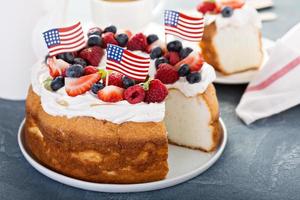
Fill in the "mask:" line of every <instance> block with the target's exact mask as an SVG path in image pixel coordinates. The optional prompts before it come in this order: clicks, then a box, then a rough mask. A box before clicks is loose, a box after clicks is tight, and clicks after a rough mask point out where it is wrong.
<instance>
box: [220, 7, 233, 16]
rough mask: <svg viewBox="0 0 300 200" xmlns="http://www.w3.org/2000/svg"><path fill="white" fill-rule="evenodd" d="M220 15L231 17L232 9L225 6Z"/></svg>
mask: <svg viewBox="0 0 300 200" xmlns="http://www.w3.org/2000/svg"><path fill="white" fill-rule="evenodd" d="M221 13H222V16H223V17H231V16H232V14H233V9H232V8H231V7H229V6H225V7H224V8H223V9H222V12H221Z"/></svg>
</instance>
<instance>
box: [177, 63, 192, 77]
mask: <svg viewBox="0 0 300 200" xmlns="http://www.w3.org/2000/svg"><path fill="white" fill-rule="evenodd" d="M189 73H190V66H189V65H188V64H183V65H181V66H180V68H179V70H178V74H179V76H181V77H184V76H187V75H188V74H189Z"/></svg>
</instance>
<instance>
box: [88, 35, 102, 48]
mask: <svg viewBox="0 0 300 200" xmlns="http://www.w3.org/2000/svg"><path fill="white" fill-rule="evenodd" d="M101 45H102V39H101V37H100V36H99V35H91V36H90V37H89V39H88V46H90V47H92V46H99V47H100V46H101Z"/></svg>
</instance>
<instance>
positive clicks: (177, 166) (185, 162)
mask: <svg viewBox="0 0 300 200" xmlns="http://www.w3.org/2000/svg"><path fill="white" fill-rule="evenodd" d="M24 122H25V120H23V122H22V123H21V125H20V127H19V132H18V143H19V147H20V149H21V151H22V153H23V155H24V157H25V158H26V160H27V161H28V162H29V163H30V164H31V165H32V166H33V167H34V168H35V169H36V170H38V171H39V172H40V173H42V174H44V175H45V176H47V177H49V178H51V179H53V180H56V181H58V182H60V183H63V184H66V185H69V186H73V187H76V188H81V189H85V190H91V191H97V192H114V193H115V192H118V193H120V192H142V191H150V190H157V189H162V188H166V187H170V186H174V185H177V184H180V183H183V182H185V181H187V180H189V179H191V178H194V177H196V176H198V175H199V174H201V173H203V172H204V171H206V170H207V169H208V168H209V167H211V166H212V165H213V164H214V163H215V162H216V161H217V160H218V159H219V158H220V156H221V154H222V153H223V151H224V148H225V146H226V143H227V130H226V127H225V124H224V122H223V121H222V119H220V123H221V127H222V129H223V138H222V141H221V144H220V146H219V148H218V149H217V150H216V151H215V152H213V153H204V152H201V151H197V150H191V149H187V148H183V147H178V146H174V145H169V158H168V162H169V168H170V171H169V173H168V176H167V178H166V179H164V180H161V181H156V182H150V183H140V184H101V183H93V182H87V181H82V180H78V179H74V178H70V177H68V176H65V175H62V174H59V173H57V172H55V171H52V170H51V169H48V168H46V167H45V166H43V165H41V164H40V163H38V162H37V161H36V160H35V159H34V158H33V157H32V156H31V155H30V153H29V152H28V151H27V150H26V148H25V146H24V142H23V126H24Z"/></svg>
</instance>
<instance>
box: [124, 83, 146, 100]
mask: <svg viewBox="0 0 300 200" xmlns="http://www.w3.org/2000/svg"><path fill="white" fill-rule="evenodd" d="M144 98H145V90H144V88H143V87H142V86H140V85H134V86H131V87H129V88H127V89H126V90H125V92H124V99H126V100H127V101H128V102H129V103H130V104H136V103H140V102H142V101H143V100H144Z"/></svg>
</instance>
